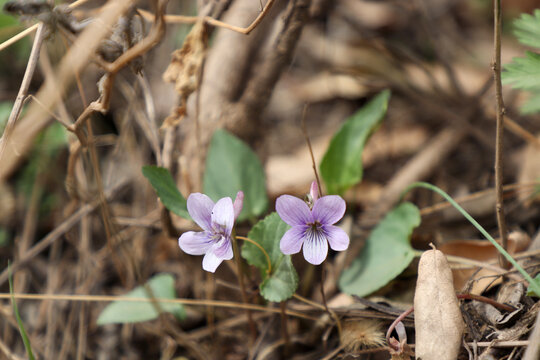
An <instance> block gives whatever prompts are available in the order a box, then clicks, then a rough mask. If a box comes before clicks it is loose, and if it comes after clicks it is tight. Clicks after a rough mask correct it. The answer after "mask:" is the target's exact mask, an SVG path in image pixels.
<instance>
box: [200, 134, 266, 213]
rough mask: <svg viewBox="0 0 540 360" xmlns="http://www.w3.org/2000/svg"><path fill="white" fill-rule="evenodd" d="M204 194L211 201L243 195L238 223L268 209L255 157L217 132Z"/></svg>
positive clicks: (207, 170)
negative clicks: (241, 192)
mask: <svg viewBox="0 0 540 360" xmlns="http://www.w3.org/2000/svg"><path fill="white" fill-rule="evenodd" d="M203 188H204V193H205V194H206V195H208V196H209V197H210V198H211V199H212V200H214V201H218V200H219V199H221V198H223V197H226V196H228V197H230V198H231V199H234V198H235V197H236V193H237V192H238V191H239V190H242V191H243V192H244V206H243V208H242V212H241V213H240V216H239V217H238V220H239V221H242V220H245V219H250V218H255V217H256V216H259V215H261V214H263V213H264V212H265V211H266V208H267V206H268V198H267V196H266V185H265V178H264V169H263V167H262V164H261V162H260V160H259V158H258V157H257V155H256V154H255V153H254V152H253V151H252V150H251V149H250V148H249V147H248V146H247V145H246V144H245V143H244V142H242V141H241V140H240V139H238V138H236V137H235V136H233V135H231V134H229V133H228V132H227V131H225V130H216V132H215V133H214V135H213V136H212V141H211V142H210V149H209V150H208V156H207V158H206V169H205V173H204V180H203Z"/></svg>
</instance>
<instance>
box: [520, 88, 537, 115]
mask: <svg viewBox="0 0 540 360" xmlns="http://www.w3.org/2000/svg"><path fill="white" fill-rule="evenodd" d="M539 111H540V93H535V94H532V96H531V97H529V99H527V101H526V102H525V104H523V105H522V106H521V113H522V114H533V113H537V112H539Z"/></svg>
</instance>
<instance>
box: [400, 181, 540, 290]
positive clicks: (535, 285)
mask: <svg viewBox="0 0 540 360" xmlns="http://www.w3.org/2000/svg"><path fill="white" fill-rule="evenodd" d="M417 187H421V188H425V189H429V190H431V191H434V192H436V193H437V194H439V195H441V196H442V197H443V198H445V199H446V200H447V201H448V202H449V203H450V204H452V206H453V207H455V208H456V209H457V211H459V212H460V213H461V214H462V215H463V216H464V217H465V218H466V219H467V220H469V222H470V223H471V224H473V226H474V227H475V228H476V229H478V231H480V233H482V235H484V237H485V238H486V239H488V240H489V242H490V243H491V244H493V246H495V248H496V249H497V250H498V251H499V252H500V253H501V254H502V256H504V257H505V259H506V260H508V262H509V263H510V264H512V265H513V266H514V267H515V268H516V270H517V271H519V273H520V274H521V275H523V277H524V278H525V280H527V281H528V282H529V286H530V288H531V289H532V290H533V291H534V293H535V294H536V295H538V296H540V284H538V283H537V282H536V281H534V279H533V278H532V277H531V276H530V275H529V274H528V273H527V272H526V271H525V270H524V269H523V268H522V267H521V266H520V265H519V264H518V263H517V262H516V260H514V258H513V257H512V256H511V255H510V254H509V253H508V252H507V251H506V250H505V249H504V248H503V247H502V246H501V245H499V243H497V241H495V239H494V238H493V237H492V236H491V235H490V234H489V233H488V232H487V231H486V230H485V229H484V228H483V227H482V225H480V224H479V223H478V222H477V221H476V220H475V219H474V218H473V217H472V216H471V215H469V213H468V212H467V211H465V209H463V208H462V207H461V206H460V205H459V204H458V203H457V202H455V201H454V199H452V198H451V197H450V195H448V194H447V193H445V192H444V191H443V190H441V189H439V188H438V187H436V186H435V185H431V184H429V183H426V182H415V183H413V184H411V185H409V186H408V187H407V188H406V189H405V191H403V196H404V195H405V194H406V193H407V192H409V191H410V190H411V189H414V188H417Z"/></svg>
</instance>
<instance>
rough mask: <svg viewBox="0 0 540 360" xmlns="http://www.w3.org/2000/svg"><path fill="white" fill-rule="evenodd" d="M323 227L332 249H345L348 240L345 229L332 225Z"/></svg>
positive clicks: (347, 245)
mask: <svg viewBox="0 0 540 360" xmlns="http://www.w3.org/2000/svg"><path fill="white" fill-rule="evenodd" d="M323 229H324V233H325V234H326V237H327V239H328V243H330V247H331V248H332V250H335V251H343V250H347V248H348V247H349V242H350V240H349V235H347V233H346V232H345V231H343V230H342V229H340V228H338V227H337V226H334V225H325V226H323Z"/></svg>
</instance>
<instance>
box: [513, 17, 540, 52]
mask: <svg viewBox="0 0 540 360" xmlns="http://www.w3.org/2000/svg"><path fill="white" fill-rule="evenodd" d="M513 25H514V35H515V36H516V37H517V38H518V40H519V42H520V43H522V44H523V45H527V46H532V47H536V48H540V9H536V10H535V11H534V14H533V15H529V14H521V17H520V18H519V19H516V20H514V23H513Z"/></svg>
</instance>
